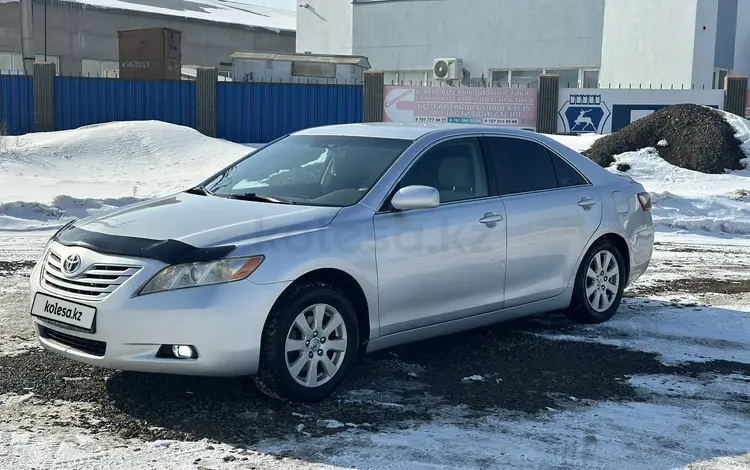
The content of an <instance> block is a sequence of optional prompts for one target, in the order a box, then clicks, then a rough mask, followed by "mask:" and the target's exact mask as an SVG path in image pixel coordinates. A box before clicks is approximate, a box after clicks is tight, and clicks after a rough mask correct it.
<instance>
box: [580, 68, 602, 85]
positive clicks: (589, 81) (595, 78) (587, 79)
mask: <svg viewBox="0 0 750 470" xmlns="http://www.w3.org/2000/svg"><path fill="white" fill-rule="evenodd" d="M581 85H583V86H582V87H581V88H599V71H598V70H584V71H583V74H582V77H581Z"/></svg>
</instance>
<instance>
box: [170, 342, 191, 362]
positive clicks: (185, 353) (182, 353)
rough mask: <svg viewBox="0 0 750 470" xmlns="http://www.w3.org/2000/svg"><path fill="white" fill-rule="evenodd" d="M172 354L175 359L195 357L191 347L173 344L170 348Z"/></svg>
mask: <svg viewBox="0 0 750 470" xmlns="http://www.w3.org/2000/svg"><path fill="white" fill-rule="evenodd" d="M172 354H174V357H176V358H177V359H192V358H193V357H194V356H195V350H194V349H193V347H192V346H187V345H184V344H175V345H174V346H172Z"/></svg>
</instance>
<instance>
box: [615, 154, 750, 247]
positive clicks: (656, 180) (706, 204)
mask: <svg viewBox="0 0 750 470" xmlns="http://www.w3.org/2000/svg"><path fill="white" fill-rule="evenodd" d="M622 163H625V164H627V165H629V166H630V169H629V170H628V171H627V172H626V173H625V174H627V175H629V176H630V177H631V178H633V179H634V180H636V181H638V182H640V183H641V184H643V186H644V187H645V188H646V190H647V191H649V192H650V193H651V197H652V200H653V204H654V209H653V212H652V217H653V219H654V224H655V225H660V226H664V227H670V228H675V229H682V230H691V231H709V232H724V233H729V234H750V204H748V202H750V199H749V198H748V197H749V196H750V178H748V177H750V171H748V170H741V171H736V172H732V173H728V174H724V175H707V174H705V173H699V172H697V171H692V170H686V169H684V168H680V167H677V166H674V165H671V164H669V163H667V162H666V161H664V159H662V158H661V157H660V156H659V153H658V152H657V151H656V149H654V148H647V149H643V150H639V151H637V152H628V153H624V154H622V155H617V156H615V163H614V164H613V165H612V166H611V167H609V168H608V169H609V170H610V171H612V172H614V173H619V172H618V171H617V166H618V164H622Z"/></svg>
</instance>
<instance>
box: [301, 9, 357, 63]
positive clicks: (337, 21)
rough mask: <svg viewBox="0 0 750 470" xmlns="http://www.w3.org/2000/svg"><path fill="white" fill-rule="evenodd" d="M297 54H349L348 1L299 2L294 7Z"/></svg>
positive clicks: (349, 26) (350, 19) (349, 13)
mask: <svg viewBox="0 0 750 470" xmlns="http://www.w3.org/2000/svg"><path fill="white" fill-rule="evenodd" d="M305 4H306V5H309V7H308V8H304V7H300V6H297V52H306V51H310V52H312V53H313V54H342V55H348V54H351V53H352V0H300V1H298V2H297V5H305Z"/></svg>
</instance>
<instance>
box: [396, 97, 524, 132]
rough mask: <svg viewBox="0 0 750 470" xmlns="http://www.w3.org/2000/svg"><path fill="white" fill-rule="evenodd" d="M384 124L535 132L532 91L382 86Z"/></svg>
mask: <svg viewBox="0 0 750 470" xmlns="http://www.w3.org/2000/svg"><path fill="white" fill-rule="evenodd" d="M383 94H384V103H383V120H384V121H385V122H426V123H429V122H450V123H459V124H487V125H493V126H504V127H518V128H524V129H532V130H533V129H536V107H537V90H536V88H484V87H476V88H473V87H447V86H444V87H421V86H386V87H385V89H384V93H383Z"/></svg>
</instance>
